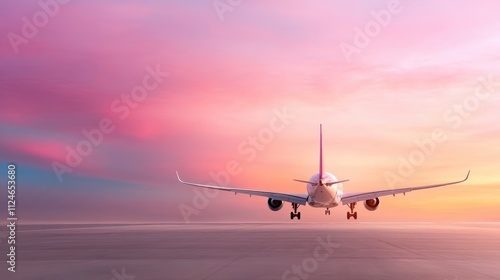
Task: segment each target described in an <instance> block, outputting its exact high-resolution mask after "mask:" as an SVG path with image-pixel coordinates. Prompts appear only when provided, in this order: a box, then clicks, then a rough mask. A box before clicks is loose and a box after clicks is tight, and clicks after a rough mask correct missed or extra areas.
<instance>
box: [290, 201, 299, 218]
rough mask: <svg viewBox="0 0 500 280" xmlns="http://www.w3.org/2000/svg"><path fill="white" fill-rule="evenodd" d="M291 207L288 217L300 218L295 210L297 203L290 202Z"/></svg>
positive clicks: (297, 206)
mask: <svg viewBox="0 0 500 280" xmlns="http://www.w3.org/2000/svg"><path fill="white" fill-rule="evenodd" d="M292 208H293V212H290V219H291V220H293V218H295V217H297V219H299V220H300V212H297V209H298V208H299V205H298V204H297V203H292Z"/></svg>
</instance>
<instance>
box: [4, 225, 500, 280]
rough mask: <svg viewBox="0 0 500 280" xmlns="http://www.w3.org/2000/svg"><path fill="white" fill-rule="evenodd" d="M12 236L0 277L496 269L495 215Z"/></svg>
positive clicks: (295, 275) (68, 228)
mask: <svg viewBox="0 0 500 280" xmlns="http://www.w3.org/2000/svg"><path fill="white" fill-rule="evenodd" d="M6 233H7V232H6V231H5V230H2V232H1V234H2V240H5V236H6ZM17 238H18V244H19V245H18V252H17V255H18V263H17V272H16V273H10V272H8V271H7V270H6V269H7V266H6V265H3V266H2V271H1V272H0V276H1V277H0V278H1V279H30V280H35V279H44V280H59V279H60V280H63V279H64V280H67V279H73V280H78V279H85V280H87V279H92V280H96V279H102V280H110V279H115V280H145V279H217V280H225V279H231V280H232V279H290V280H302V279H370V280H376V279H383V280H387V279H441V280H444V279H447V280H453V279H455V280H458V279H500V224H498V223H470V224H425V223H423V224H415V223H341V224H338V223H331V224H310V223H301V222H295V223H283V224H190V225H185V224H162V225H64V226H61V225H43V226H42V225H36V226H35V225H24V226H20V228H19V231H18V233H17ZM2 243H3V244H2V247H1V251H2V255H3V256H4V259H6V256H5V250H6V246H5V245H6V244H5V243H4V242H3V241H2ZM3 263H5V262H3Z"/></svg>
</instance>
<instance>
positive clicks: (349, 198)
mask: <svg viewBox="0 0 500 280" xmlns="http://www.w3.org/2000/svg"><path fill="white" fill-rule="evenodd" d="M469 174H470V170H469V172H468V173H467V176H466V177H465V179H463V180H460V181H455V182H449V183H442V184H434V185H426V186H418V187H407V188H401V189H392V190H382V191H374V192H361V193H359V192H358V193H345V194H344V195H343V196H342V204H343V205H346V204H349V203H353V202H358V201H365V200H368V199H374V198H377V197H381V196H386V195H396V194H400V193H403V194H404V193H407V192H411V191H416V190H423V189H431V188H437V187H443V186H448V185H453V184H458V183H462V182H465V181H466V180H467V179H468V178H469Z"/></svg>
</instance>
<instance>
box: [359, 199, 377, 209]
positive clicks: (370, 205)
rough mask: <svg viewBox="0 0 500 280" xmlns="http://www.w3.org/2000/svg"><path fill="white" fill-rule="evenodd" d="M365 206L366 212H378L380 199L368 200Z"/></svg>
mask: <svg viewBox="0 0 500 280" xmlns="http://www.w3.org/2000/svg"><path fill="white" fill-rule="evenodd" d="M363 204H364V205H365V208H366V210H368V211H375V210H377V208H378V205H379V204H380V199H378V197H375V198H372V199H368V200H366V201H364V202H363Z"/></svg>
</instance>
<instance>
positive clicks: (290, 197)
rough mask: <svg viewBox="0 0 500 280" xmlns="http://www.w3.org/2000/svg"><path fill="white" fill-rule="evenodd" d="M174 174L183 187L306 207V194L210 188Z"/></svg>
mask: <svg viewBox="0 0 500 280" xmlns="http://www.w3.org/2000/svg"><path fill="white" fill-rule="evenodd" d="M175 173H176V174H177V179H178V180H179V182H181V183H183V184H185V185H190V186H194V187H200V188H206V189H213V190H221V191H227V192H234V193H235V194H238V193H243V194H249V195H250V196H252V195H256V196H263V197H268V198H272V199H276V200H281V201H287V202H291V203H297V204H300V205H306V201H307V197H308V195H307V194H287V193H276V192H268V191H258V190H249V189H237V188H227V187H220V186H211V185H203V184H196V183H190V182H186V181H183V180H181V178H180V177H179V173H178V172H177V171H176V172H175Z"/></svg>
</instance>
